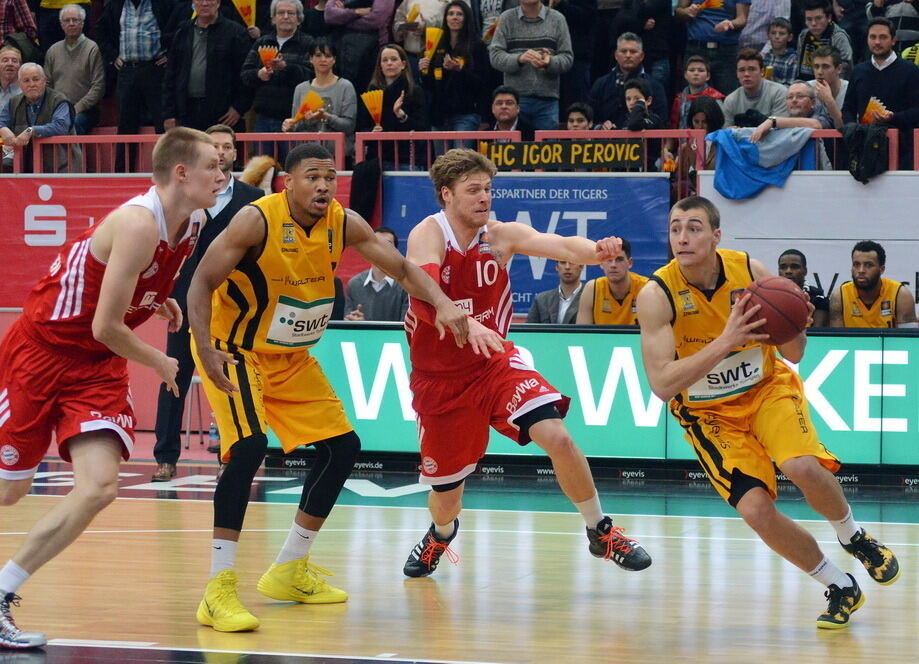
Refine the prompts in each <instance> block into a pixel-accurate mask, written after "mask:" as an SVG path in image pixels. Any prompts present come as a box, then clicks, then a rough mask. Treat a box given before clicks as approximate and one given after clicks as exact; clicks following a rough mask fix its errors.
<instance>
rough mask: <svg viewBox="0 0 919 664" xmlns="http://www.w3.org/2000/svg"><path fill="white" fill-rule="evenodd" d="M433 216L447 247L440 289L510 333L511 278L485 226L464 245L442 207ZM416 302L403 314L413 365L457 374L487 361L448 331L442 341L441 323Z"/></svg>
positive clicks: (482, 319) (489, 323)
mask: <svg viewBox="0 0 919 664" xmlns="http://www.w3.org/2000/svg"><path fill="white" fill-rule="evenodd" d="M434 219H435V220H436V221H437V224H438V226H440V230H441V232H442V233H443V236H444V244H445V246H446V251H445V252H444V259H443V262H442V263H441V264H440V278H439V279H438V284H439V285H440V287H441V289H442V290H443V291H444V293H446V294H447V297H449V298H450V299H451V300H453V302H454V303H455V304H456V305H457V306H458V307H459V308H460V309H463V310H464V311H466V312H468V313H469V315H470V316H472V317H473V318H475V319H476V320H477V321H479V322H480V323H481V324H482V325H484V326H485V327H488V328H490V329H492V330H494V331H496V332H497V333H498V334H500V335H501V336H502V337H506V336H507V331H508V329H509V328H510V325H511V316H512V314H513V308H512V307H511V283H510V279H509V278H508V275H507V270H506V269H505V268H504V267H502V266H501V265H500V264H499V263H498V261H496V260H495V259H494V257H493V256H492V255H491V250H490V249H489V247H488V243H487V242H485V241H484V240H483V239H482V234H483V233H485V232H486V228H484V227H483V228H480V229H479V231H478V232H477V233H476V235H475V237H474V238H472V241H471V242H470V243H469V246H467V247H461V246H460V245H459V242H457V240H456V235H454V233H453V229H452V228H451V227H450V222H448V221H447V216H446V214H445V213H444V212H443V211H441V212H438V213H437V214H435V215H434ZM414 306H415V304H414V300H411V304H410V305H409V309H408V313H407V314H406V316H405V329H406V332H407V334H408V343H409V348H410V349H411V361H412V368H413V369H415V370H417V371H421V372H432V373H458V372H466V371H468V370H469V369H470V368H471V367H474V366H476V365H484V364H485V362H486V360H485V358H484V356H482V355H476V354H475V353H474V352H473V351H472V348H471V347H470V346H469V345H468V344H467V345H466V346H464V347H463V348H457V347H456V343H455V342H454V341H453V338H452V336H451V335H450V334H447V335H446V336H444V339H443V340H440V339H439V338H438V333H437V328H435V327H434V326H433V325H431V324H429V323H425V322H424V321H422V320H421V319H420V318H419V317H418V316H416V315H415V312H414V311H413V308H414Z"/></svg>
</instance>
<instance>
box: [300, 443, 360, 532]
mask: <svg viewBox="0 0 919 664" xmlns="http://www.w3.org/2000/svg"><path fill="white" fill-rule="evenodd" d="M313 447H314V448H316V461H315V462H314V463H313V467H312V468H311V469H310V473H309V475H307V476H306V482H305V483H304V484H303V494H302V496H301V497H300V510H301V511H302V512H304V513H306V514H309V515H310V516H315V517H319V518H320V519H324V518H326V517H327V516H329V512H331V511H332V506H333V505H335V501H336V500H338V494H339V493H341V488H342V487H343V486H344V485H345V480H346V479H348V476H349V475H351V470H352V469H353V468H354V462H355V461H356V460H357V455H358V453H359V452H360V451H361V439H360V438H358V437H357V434H356V433H354V432H353V431H350V432H348V433H346V434H343V435H341V436H336V437H335V438H329V439H327V440H320V441H319V442H317V443H313Z"/></svg>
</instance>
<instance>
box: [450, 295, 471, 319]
mask: <svg viewBox="0 0 919 664" xmlns="http://www.w3.org/2000/svg"><path fill="white" fill-rule="evenodd" d="M453 304H455V305H456V306H458V307H459V308H460V309H462V310H463V311H465V312H466V313H467V314H470V315H471V314H472V298H471V297H467V298H464V299H462V300H453Z"/></svg>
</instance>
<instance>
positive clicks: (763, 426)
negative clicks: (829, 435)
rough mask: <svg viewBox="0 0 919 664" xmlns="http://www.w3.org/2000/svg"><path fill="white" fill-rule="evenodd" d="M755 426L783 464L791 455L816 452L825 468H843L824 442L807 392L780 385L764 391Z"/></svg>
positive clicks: (756, 430) (832, 469)
mask: <svg viewBox="0 0 919 664" xmlns="http://www.w3.org/2000/svg"><path fill="white" fill-rule="evenodd" d="M752 428H753V433H754V435H755V436H756V437H757V438H758V439H759V440H760V441H761V442H762V443H763V447H764V448H765V449H766V452H767V453H768V454H769V456H770V457H771V458H772V459H774V460H775V463H776V464H777V465H779V466H781V465H782V464H783V463H785V462H786V461H787V460H789V459H793V458H796V457H802V456H813V457H815V458H816V459H817V461H818V462H819V463H820V464H821V465H823V466H824V467H825V468H827V469H829V470H831V471H833V472H836V471H837V470H839V466H840V463H839V460H838V459H837V458H836V457H835V456H834V455H833V454H832V453H831V452H830V451H829V450H827V449H826V447H824V446H823V443H821V442H820V438H819V437H818V435H817V430H816V429H815V428H814V424H813V422H812V421H811V418H810V411H809V408H808V406H807V400H806V399H805V398H804V396H803V394H800V393H797V392H795V391H791V390H787V389H784V388H777V389H775V390H772V391H771V392H769V393H768V394H766V395H764V398H763V400H762V402H761V405H760V408H759V409H758V410H757V412H756V414H755V415H754V417H753V418H752Z"/></svg>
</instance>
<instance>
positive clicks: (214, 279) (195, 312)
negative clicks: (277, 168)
mask: <svg viewBox="0 0 919 664" xmlns="http://www.w3.org/2000/svg"><path fill="white" fill-rule="evenodd" d="M265 232H266V231H265V219H264V218H263V217H262V213H261V212H260V211H259V209H258V208H257V207H255V206H252V205H247V206H245V207H244V208H243V209H241V210H240V211H239V212H237V213H236V214H235V215H234V216H233V218H232V219H231V220H230V224H229V225H228V226H227V227H226V228H225V229H224V230H223V232H222V233H220V235H218V236H217V237H216V238H214V241H213V242H211V245H210V246H209V247H208V248H207V251H206V252H205V254H204V256H203V257H202V258H201V262H200V263H199V264H198V268H197V269H196V270H195V275H194V276H193V277H192V280H191V285H190V286H189V287H188V327H189V329H190V330H191V333H192V336H194V338H195V346H196V347H197V349H198V357H199V359H200V360H201V364H202V365H203V366H202V367H201V369H203V371H204V373H205V374H206V375H207V377H208V378H209V379H210V380H211V382H212V383H214V385H216V386H217V388H218V389H220V390H222V391H224V392H226V393H227V394H230V393H232V392H236V391H237V387H236V386H235V385H234V384H233V383H232V382H230V380H229V379H228V378H227V377H226V376H225V375H224V373H223V365H224V364H236V363H237V362H236V360H234V359H233V356H232V355H230V354H229V353H224V352H223V351H219V350H217V349H216V348H214V344H213V343H212V342H211V295H212V294H213V292H214V291H215V290H216V289H217V287H218V286H220V284H222V283H223V282H224V280H225V279H226V278H227V276H228V275H229V274H230V272H232V271H233V268H235V267H236V266H237V265H239V263H240V262H241V261H243V260H245V259H246V258H247V254H248V257H249V258H251V259H252V260H254V259H256V258H258V252H260V251H261V249H262V245H263V244H264V242H265Z"/></svg>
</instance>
